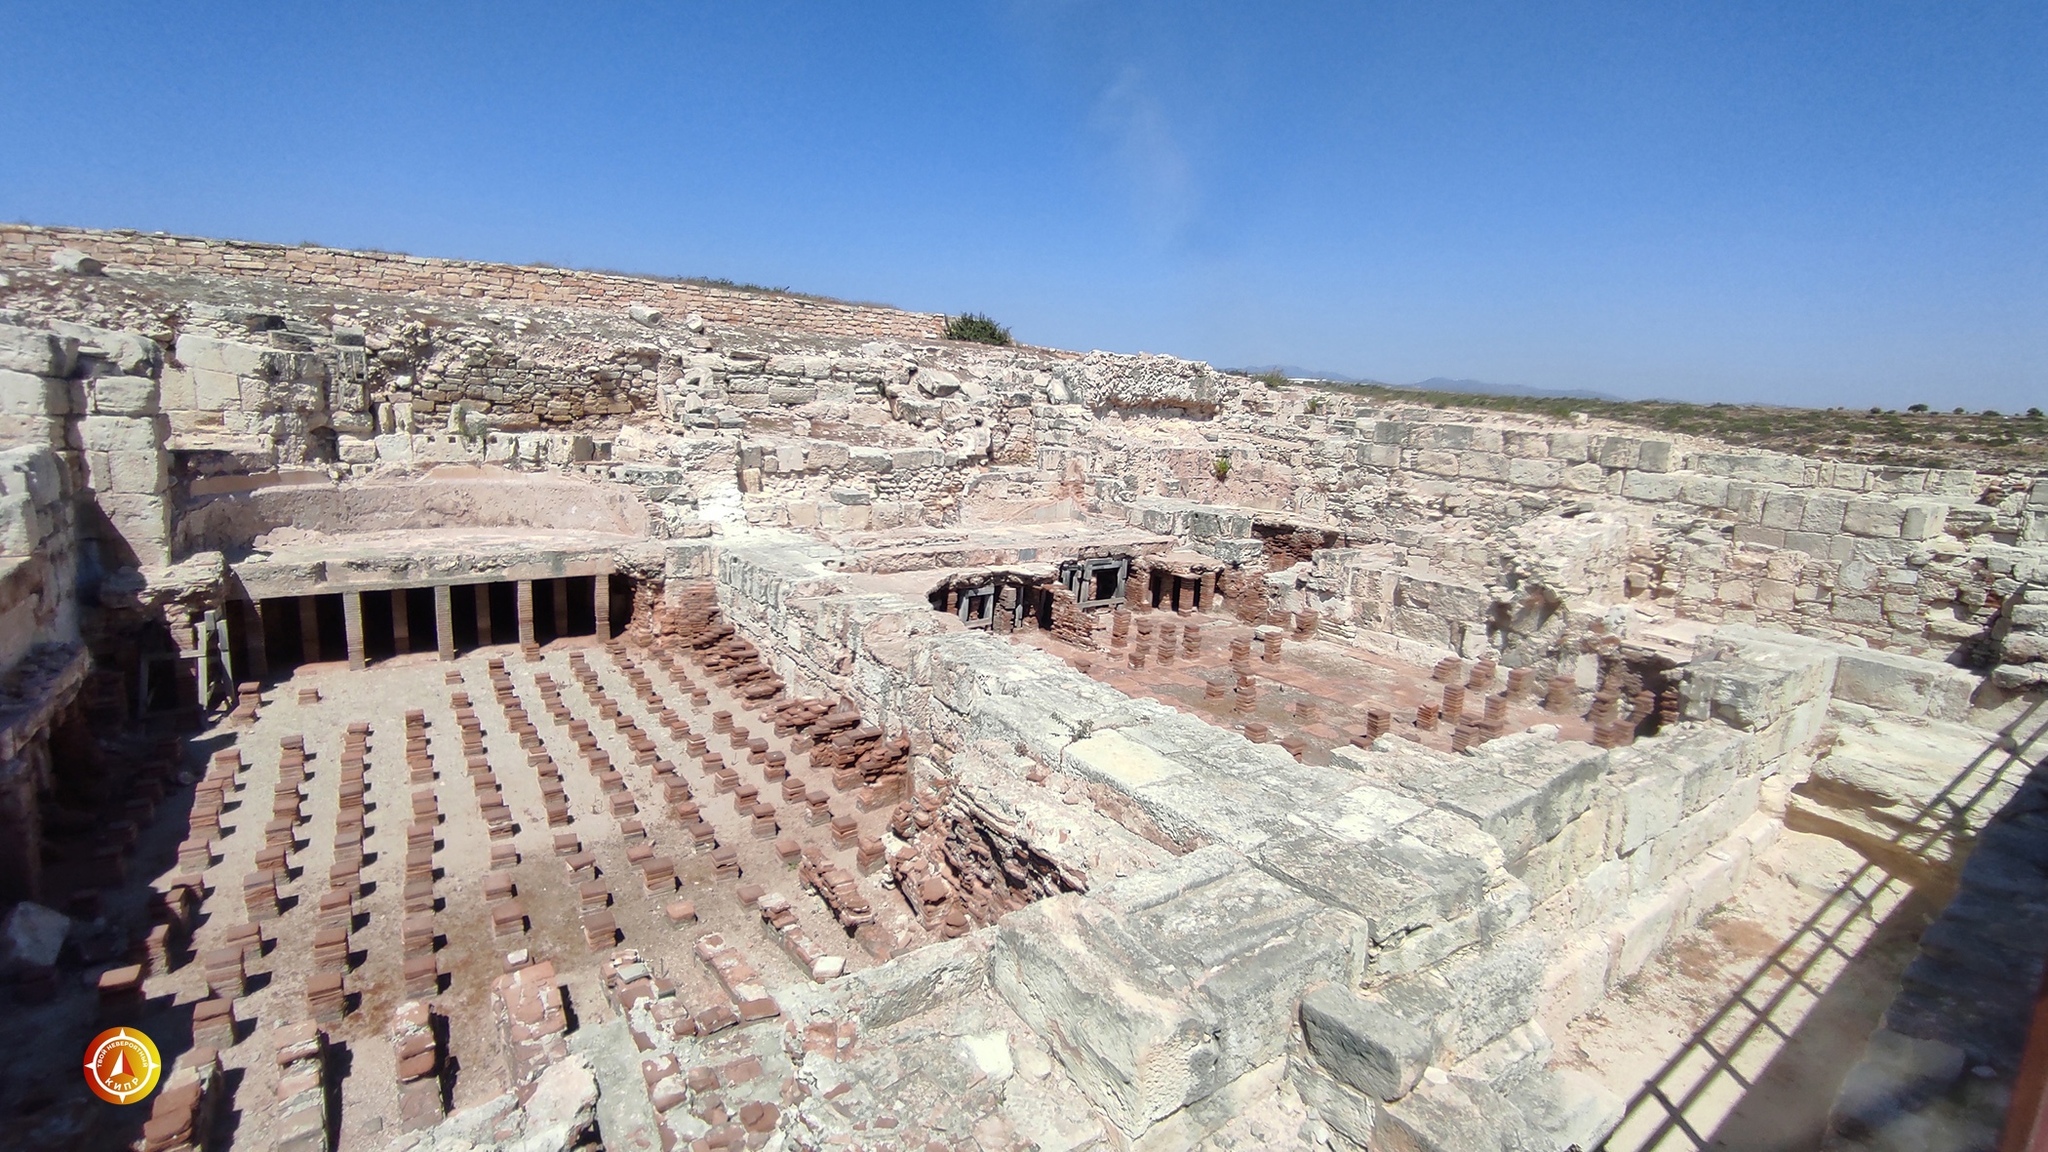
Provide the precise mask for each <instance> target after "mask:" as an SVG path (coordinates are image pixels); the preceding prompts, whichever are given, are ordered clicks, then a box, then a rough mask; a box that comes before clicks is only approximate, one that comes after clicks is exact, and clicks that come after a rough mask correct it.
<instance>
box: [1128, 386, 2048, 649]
mask: <svg viewBox="0 0 2048 1152" xmlns="http://www.w3.org/2000/svg"><path fill="white" fill-rule="evenodd" d="M1344 403H1345V402H1337V406H1339V407H1341V406H1343V404H1344ZM1261 432H1262V441H1263V442H1255V443H1252V444H1239V445H1234V446H1232V447H1231V448H1230V450H1229V455H1230V457H1231V459H1232V461H1233V466H1232V468H1231V470H1230V473H1229V476H1228V478H1226V479H1222V480H1218V479H1216V478H1215V477H1214V476H1213V475H1204V472H1205V470H1207V469H1206V466H1207V465H1208V464H1209V463H1211V461H1210V460H1209V459H1208V458H1209V457H1211V456H1212V455H1213V453H1214V452H1215V451H1217V450H1216V449H1188V448H1184V447H1161V448H1157V449H1149V448H1145V447H1144V446H1143V445H1136V446H1133V445H1122V446H1120V447H1119V448H1117V449H1116V451H1117V452H1119V453H1120V454H1121V456H1120V459H1122V460H1123V461H1125V464H1124V470H1125V471H1126V472H1128V473H1131V474H1136V475H1155V476H1164V477H1167V478H1168V480H1167V481H1165V483H1166V484H1167V486H1169V487H1171V488H1172V489H1174V493H1173V494H1174V495H1178V496H1180V497H1181V498H1182V499H1185V500H1188V501H1191V502H1193V503H1195V504H1198V505H1202V504H1207V505H1212V506H1235V507H1238V508H1245V509H1257V508H1279V509H1282V510H1285V511H1289V512H1292V513H1294V514H1296V515H1300V516H1303V517H1305V518H1318V519H1321V520H1325V521H1327V522H1329V523H1332V524H1335V525H1338V526H1341V527H1342V528H1343V529H1344V530H1345V531H1346V533H1347V535H1348V536H1349V537H1350V538H1351V539H1352V540H1353V541H1354V542H1374V541H1379V542H1387V543H1393V544H1396V545H1397V546H1398V547H1400V549H1401V550H1402V552H1403V554H1404V556H1405V557H1406V561H1405V562H1406V563H1407V564H1411V565H1412V564H1417V563H1418V562H1420V563H1421V564H1424V565H1426V566H1427V567H1429V568H1432V569H1434V570H1435V571H1437V572H1439V573H1441V574H1443V576H1445V577H1447V578H1449V579H1450V580H1453V581H1455V582H1458V583H1460V584H1463V585H1466V586H1470V587H1481V588H1488V587H1491V588H1495V589H1498V590H1500V591H1502V592H1503V593H1507V592H1513V591H1515V590H1517V589H1518V588H1522V587H1526V586H1530V585H1540V586H1542V587H1545V588H1547V589H1549V590H1551V591H1552V592H1554V593H1556V594H1558V595H1560V596H1564V597H1567V598H1582V599H1583V598H1590V599H1592V600H1594V601H1596V602H1602V603H1613V602H1621V601H1624V600H1631V599H1640V600H1641V601H1642V602H1643V603H1645V604H1652V605H1656V606H1658V607H1660V608H1663V609H1665V610H1668V611H1670V612H1673V613H1676V614H1678V615H1681V616H1685V617H1688V618H1691V619H1697V620H1705V621H1712V622H1722V621H1726V622H1732V623H1757V624H1769V625H1772V626H1777V627H1784V628H1789V629H1792V630H1795V631H1799V632H1802V633H1805V634H1809V635H1818V636H1828V637H1838V638H1848V637H1857V638H1861V639H1863V640H1865V641H1868V642H1872V643H1881V644H1885V645H1888V646H1893V647H1898V648H1902V649H1905V650H1907V651H1911V652H1915V653H1921V654H1930V655H1935V656H1939V657H1948V656H1952V655H1953V656H1959V657H1965V658H1974V659H1981V658H1983V656H1984V654H1985V652H1984V649H1985V648H1986V646H1987V644H1988V643H1989V641H1990V637H1989V630H1990V629H1991V627H1992V625H1993V624H1994V622H1995V621H1996V619H1997V618H1998V615H1999V612H2000V609H2001V605H2002V604H2003V602H2004V600H2005V599H2006V598H2007V597H2009V596H2010V595H2011V594H2012V592H2013V591H2014V590H2015V589H2016V588H2017V586H2018V585H2017V584H2016V583H2013V582H2011V581H2010V580H2009V579H2008V578H2009V577H2010V574H2011V571H2012V569H2013V567H2014V565H2015V564H2019V563H2022V562H2024V558H2025V557H2029V556H2033V555H2036V554H2038V552H2039V550H2040V547H2041V541H2042V540H2044V539H2048V536H2044V535H2043V528H2042V527H2041V521H2042V519H2043V517H2042V516H2041V515H2040V512H2041V510H2042V509H2048V503H2040V502H2041V501H2048V496H2044V495H2040V494H2039V492H2040V491H2041V490H2042V488H2043V486H2042V485H2041V484H2040V483H2039V482H2036V481H2033V480H2031V479H2030V478H2026V477H2010V476H1992V475H1979V474H1976V473H1973V472H1969V471H1964V470H1954V469H1949V470H1942V469H1888V468H1875V467H1870V466H1866V465H1860V464H1847V463H1837V462H1829V461H1820V460H1809V459H1804V458H1801V457H1795V456H1786V455H1780V454H1773V453H1742V452H1733V451H1729V450H1728V449H1727V448H1726V447H1725V446H1723V445H1715V444H1711V443H1704V442H1700V443H1696V442H1692V441H1688V440H1666V439H1659V438H1653V437H1642V436H1634V435H1624V434H1616V433H1601V432H1590V431H1588V432H1580V431H1562V430H1556V429H1546V428H1540V427H1513V426H1509V425H1504V424H1481V423H1461V422H1445V421H1441V420H1435V421H1407V420H1374V419H1371V418H1368V417H1365V416H1362V415H1352V416H1342V415H1331V414H1327V413H1325V414H1321V415H1315V416H1310V415H1307V414H1305V413H1304V414H1299V415H1297V417H1296V418H1295V420H1294V421H1292V422H1289V421H1287V420H1279V421H1268V422H1266V423H1265V424H1264V425H1263V426H1262V428H1261ZM1099 438H1100V433H1098V439H1099ZM1099 451H1100V449H1099V448H1098V449H1097V452H1098V454H1099ZM1139 459H1142V463H1138V462H1136V461H1137V460H1139ZM1254 472H1256V476H1254V475H1253V474H1254ZM1242 481H1251V482H1250V483H1244V482H1242ZM1124 490H1125V491H1129V490H1128V489H1124ZM1106 491H1107V492H1109V493H1111V494H1114V493H1116V492H1118V491H1119V487H1118V486H1116V485H1111V486H1110V487H1109V488H1107V489H1106ZM1130 498H1131V499H1133V500H1135V501H1137V502H1140V503H1142V502H1146V501H1147V500H1148V497H1147V494H1145V493H1138V492H1133V493H1131V497H1130ZM1153 499H1156V498H1153ZM1189 535H1190V537H1191V538H1192V536H1193V535H1194V534H1193V533H1190V534H1189ZM1501 598H1502V599H1506V598H1507V597H1506V596H1502V597H1501ZM1333 607H1334V608H1335V610H1334V611H1331V612H1328V613H1326V617H1335V618H1337V619H1339V620H1342V619H1344V618H1345V617H1346V612H1345V611H1344V610H1343V606H1341V605H1338V606H1333ZM1466 623H1468V624H1470V623H1474V622H1471V621H1467V622H1466Z"/></svg>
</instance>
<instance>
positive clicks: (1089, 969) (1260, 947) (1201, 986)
mask: <svg viewBox="0 0 2048 1152" xmlns="http://www.w3.org/2000/svg"><path fill="white" fill-rule="evenodd" d="M1195 855H1200V854H1195ZM1160 871H1161V872H1163V873H1166V875H1163V876H1160V877H1154V878H1150V879H1148V880H1146V881H1144V882H1143V883H1144V885H1145V890H1144V891H1142V892H1122V893H1119V892H1117V891H1113V890H1109V891H1104V892H1102V893H1100V894H1099V895H1100V896H1101V897H1102V898H1101V899H1094V898H1083V897H1081V896H1078V895H1075V894H1069V895H1066V896H1060V897H1055V898H1053V899H1050V900H1041V901H1039V902H1038V903H1036V904H1033V905H1031V906H1030V907H1029V908H1025V909H1023V910H1021V911H1019V912H1015V913H1012V914H1011V915H1009V916H1006V917H1004V919H1003V920H1002V922H1001V925H1000V926H999V928H998V930H997V936H996V943H995V947H994V950H993V952H992V953H991V956H990V961H989V963H990V980H991V983H992V984H993V986H994V987H995V988H996V990H997V991H998V993H999V994H1001V995H1002V996H1003V998H1004V999H1005V1000H1006V1001H1008V1002H1009V1004H1010V1006H1011V1007H1012V1008H1013V1009H1014V1010H1015V1011H1016V1012H1017V1014H1018V1015H1019V1016H1020V1017H1022V1018H1023V1019H1024V1020H1025V1022H1026V1023H1028V1024H1029V1025H1030V1026H1031V1027H1032V1028H1033V1029H1034V1030H1035V1031H1036V1032H1037V1033H1038V1034H1039V1035H1040V1036H1041V1037H1043V1038H1044V1039H1045V1040H1046V1041H1047V1042H1048V1044H1049V1045H1050V1046H1051V1047H1052V1048H1053V1050H1054V1052H1055V1053H1056V1054H1057V1055H1058V1056H1059V1058H1060V1060H1061V1062H1062V1063H1063V1064H1064V1065H1065V1066H1066V1069H1067V1072H1068V1074H1069V1076H1071V1077H1072V1079H1073V1080H1074V1082H1075V1083H1076V1085H1078V1086H1079V1087H1080V1088H1081V1089H1082V1091H1083V1092H1085V1093H1087V1094H1088V1096H1089V1097H1090V1098H1091V1099H1092V1100H1094V1101H1095V1103H1096V1104H1097V1105H1098V1106H1099V1107H1101V1108H1102V1109H1103V1111H1104V1112H1105V1113H1106V1114H1107V1115H1108V1116H1109V1117H1110V1119H1111V1120H1112V1121H1113V1122H1114V1123H1115V1124H1116V1125H1117V1127H1118V1128H1119V1129H1121V1130H1122V1131H1123V1132H1124V1133H1125V1134H1127V1135H1129V1136H1132V1137H1135V1136H1137V1135H1139V1134H1141V1133H1143V1132H1144V1131H1145V1130H1146V1129H1147V1128H1149V1127H1151V1125H1152V1124H1154V1123H1155V1122H1157V1121H1158V1120H1159V1119H1161V1118H1162V1117H1165V1116H1167V1115H1168V1114H1170V1113H1172V1112H1174V1111H1176V1110H1178V1109H1180V1108H1181V1107H1184V1106H1185V1105H1187V1104H1189V1103H1191V1102H1193V1101H1196V1100H1199V1099H1202V1098H1204V1097H1206V1096H1209V1095H1211V1094H1213V1093H1214V1092H1216V1091H1218V1090H1219V1089H1221V1088H1222V1087H1223V1086H1224V1085H1226V1084H1228V1083H1230V1082H1231V1081H1233V1080H1235V1079H1237V1078H1238V1077H1240V1076H1242V1075H1244V1074H1245V1073H1247V1072H1249V1071H1250V1070H1252V1069H1253V1068H1256V1067H1258V1066H1260V1065H1263V1064H1265V1063H1267V1062H1268V1061H1271V1060H1273V1059H1275V1058H1277V1057H1279V1056H1280V1055H1282V1054H1283V1052H1284V1051H1285V1048H1286V1045H1287V1043H1288V1040H1289V1038H1290V1037H1291V1036H1292V1035H1293V1033H1294V1025H1295V1005H1296V1002H1297V1000H1298V999H1299V997H1300V994H1301V990H1302V989H1303V988H1304V987H1306V986H1308V985H1310V984H1313V983H1317V982H1319V981H1327V980H1331V979H1333V978H1338V977H1341V976H1342V975H1343V974H1344V972H1345V971H1346V969H1347V968H1348V965H1349V956H1350V951H1351V944H1352V936H1353V931H1354V929H1355V926H1356V922H1355V921H1352V920H1351V919H1350V918H1348V917H1344V916H1342V915H1339V914H1336V913H1333V912H1331V911H1330V910H1328V909H1325V908H1323V907H1321V906H1320V905H1318V904H1316V903H1315V902H1314V901H1311V900H1307V899H1305V898H1303V897H1301V896H1300V895H1298V894H1296V893H1294V892H1291V891H1289V890H1288V889H1287V888H1286V887H1284V886H1283V885H1281V884H1279V883H1277V882H1276V881H1274V880H1272V879H1271V878H1269V877H1266V876H1264V875H1261V874H1260V873H1259V872H1258V871H1256V870H1255V869H1252V868H1249V867H1246V866H1245V865H1244V864H1243V862H1242V861H1233V862H1232V866H1231V867H1230V868H1229V870H1227V871H1225V872H1223V873H1222V874H1221V875H1217V874H1216V873H1217V860H1216V859H1215V858H1214V856H1213V854H1212V855H1210V856H1205V857H1203V858H1202V859H1198V860H1193V861H1190V862H1188V863H1187V864H1183V863H1182V862H1181V861H1174V862H1170V863H1168V864H1166V865H1163V866H1162V868H1161V869H1160ZM1182 873H1185V875H1182ZM1119 883H1122V882H1119ZM1117 887H1118V885H1110V886H1107V888H1108V889H1116V888H1117ZM1137 905H1143V906H1142V907H1137Z"/></svg>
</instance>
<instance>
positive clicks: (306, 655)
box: [298, 596, 320, 664]
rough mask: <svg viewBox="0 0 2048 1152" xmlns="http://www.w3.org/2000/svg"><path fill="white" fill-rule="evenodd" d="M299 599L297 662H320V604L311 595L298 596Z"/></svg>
mask: <svg viewBox="0 0 2048 1152" xmlns="http://www.w3.org/2000/svg"><path fill="white" fill-rule="evenodd" d="M298 601H299V662H300V663H302V664H318V663H319V662H320V604H319V602H318V601H316V600H315V599H314V598H313V597H311V596H300V597H298Z"/></svg>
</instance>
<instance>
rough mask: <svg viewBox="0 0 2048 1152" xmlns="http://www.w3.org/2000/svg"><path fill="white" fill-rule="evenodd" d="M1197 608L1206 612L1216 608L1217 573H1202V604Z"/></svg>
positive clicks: (1212, 571)
mask: <svg viewBox="0 0 2048 1152" xmlns="http://www.w3.org/2000/svg"><path fill="white" fill-rule="evenodd" d="M1195 606H1196V607H1197V608H1200V609H1201V610H1202V611H1204V612H1207V611H1209V610H1210V609H1212V608H1214V607H1216V572H1215V571H1214V570H1213V569H1212V570H1210V571H1207V572H1204V573H1202V588H1201V592H1200V602H1199V603H1197V604H1196V605H1195Z"/></svg>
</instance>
